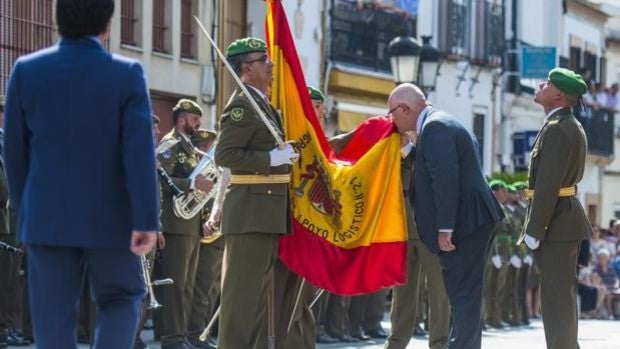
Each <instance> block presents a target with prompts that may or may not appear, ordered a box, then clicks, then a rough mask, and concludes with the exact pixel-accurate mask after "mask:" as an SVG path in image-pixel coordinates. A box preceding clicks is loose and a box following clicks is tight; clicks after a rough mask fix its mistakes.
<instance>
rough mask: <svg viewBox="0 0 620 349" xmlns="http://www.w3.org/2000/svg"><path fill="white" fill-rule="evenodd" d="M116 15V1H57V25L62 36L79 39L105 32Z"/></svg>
mask: <svg viewBox="0 0 620 349" xmlns="http://www.w3.org/2000/svg"><path fill="white" fill-rule="evenodd" d="M112 14H114V0H57V2H56V23H58V32H59V33H60V35H61V36H63V37H66V38H69V39H78V38H81V37H83V36H97V35H100V34H101V33H103V32H105V30H106V29H107V27H108V24H109V23H110V19H111V18H112Z"/></svg>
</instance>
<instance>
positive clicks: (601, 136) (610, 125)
mask: <svg viewBox="0 0 620 349" xmlns="http://www.w3.org/2000/svg"><path fill="white" fill-rule="evenodd" d="M573 115H577V119H578V120H579V122H581V125H583V129H584V131H585V132H586V136H587V137H588V155H594V156H599V157H605V158H610V157H612V156H613V155H614V136H615V135H614V130H615V127H614V123H615V121H614V112H613V111H608V110H602V109H599V110H594V109H593V108H591V107H584V109H583V110H581V108H580V107H579V106H577V108H576V110H573Z"/></svg>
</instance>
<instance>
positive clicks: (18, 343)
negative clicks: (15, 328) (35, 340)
mask: <svg viewBox="0 0 620 349" xmlns="http://www.w3.org/2000/svg"><path fill="white" fill-rule="evenodd" d="M6 343H7V344H8V345H10V346H13V347H27V346H29V345H30V344H31V343H30V341H28V340H25V339H24V338H23V337H22V336H21V334H20V333H18V332H11V333H9V335H8V336H7V337H6Z"/></svg>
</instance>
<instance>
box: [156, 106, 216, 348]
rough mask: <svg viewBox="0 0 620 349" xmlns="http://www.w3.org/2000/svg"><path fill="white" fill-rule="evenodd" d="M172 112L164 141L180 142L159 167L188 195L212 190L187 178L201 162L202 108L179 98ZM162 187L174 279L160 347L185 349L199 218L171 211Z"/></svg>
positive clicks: (167, 257)
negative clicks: (198, 144) (171, 125)
mask: <svg viewBox="0 0 620 349" xmlns="http://www.w3.org/2000/svg"><path fill="white" fill-rule="evenodd" d="M172 110H173V115H172V121H173V123H174V128H173V129H172V130H171V131H170V132H169V133H168V134H167V135H165V136H164V137H163V138H162V140H161V143H163V142H166V141H169V140H171V139H175V140H178V143H176V144H174V145H173V146H172V147H170V148H169V149H168V150H166V151H164V152H163V153H162V154H159V155H158V161H159V163H160V165H161V168H163V169H164V171H165V172H166V173H167V174H168V175H169V176H170V177H171V178H172V181H173V183H174V185H175V186H176V187H177V188H179V189H180V190H182V191H183V192H184V193H190V192H191V191H192V190H202V191H204V192H208V191H209V190H210V189H211V187H212V186H213V183H211V182H210V181H209V180H208V179H206V178H205V177H204V176H202V175H199V176H197V177H196V179H195V180H194V181H193V183H192V181H191V180H190V179H189V178H188V177H189V175H190V174H191V173H192V171H193V170H194V168H195V167H196V165H197V164H198V162H199V161H200V158H201V155H200V154H199V153H198V152H197V151H196V148H195V147H194V145H193V144H192V143H191V137H192V136H194V135H195V134H196V132H197V131H198V129H199V127H200V117H201V116H202V109H201V108H200V106H199V105H198V104H196V103H195V102H193V101H191V100H189V99H180V100H179V101H178V102H177V104H176V105H175V107H174V108H173V109H172ZM162 189H163V190H162V212H161V223H162V230H163V233H164V237H165V239H166V248H165V249H163V250H162V251H161V276H162V277H164V278H171V279H172V280H173V281H174V284H172V285H167V286H165V287H162V288H161V294H162V299H161V302H162V304H165V306H164V307H162V309H161V317H162V321H161V324H162V328H161V345H162V349H185V348H191V346H190V344H189V343H187V341H188V339H187V338H186V331H187V328H188V326H187V325H188V318H189V315H190V311H191V305H192V294H193V292H194V282H195V276H196V267H197V263H198V254H199V249H200V238H201V235H202V229H201V226H200V215H199V214H197V215H195V216H194V217H192V218H190V219H183V218H180V217H178V216H177V215H176V214H175V213H174V209H173V191H172V189H171V188H170V187H169V186H168V185H166V184H163V185H162Z"/></svg>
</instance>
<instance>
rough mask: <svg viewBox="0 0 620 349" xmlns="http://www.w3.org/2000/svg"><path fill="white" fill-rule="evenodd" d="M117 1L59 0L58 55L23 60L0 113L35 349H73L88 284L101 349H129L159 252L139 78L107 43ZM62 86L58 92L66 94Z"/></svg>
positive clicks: (54, 51) (146, 107) (145, 101)
mask: <svg viewBox="0 0 620 349" xmlns="http://www.w3.org/2000/svg"><path fill="white" fill-rule="evenodd" d="M114 2H115V1H114V0H57V1H56V11H55V13H56V23H57V24H58V31H59V33H60V35H61V39H60V41H59V43H58V44H57V45H54V46H52V47H50V48H47V49H44V50H41V51H38V52H35V53H33V54H31V55H28V56H25V57H21V58H20V59H18V60H17V62H16V63H15V66H14V67H13V71H12V73H11V77H10V79H9V87H8V95H7V101H6V106H5V112H6V115H5V117H6V122H5V140H4V150H5V154H4V155H5V158H4V159H5V166H6V170H7V177H8V183H9V193H10V200H11V204H12V206H13V207H14V208H15V210H16V212H17V214H18V217H19V227H18V233H19V238H20V240H21V241H22V242H24V243H25V244H26V248H27V253H28V282H29V284H30V304H31V308H32V316H33V322H34V324H33V325H34V336H35V338H36V342H37V348H41V349H47V348H63V349H64V348H76V338H75V333H76V322H77V304H78V300H79V296H80V290H81V285H82V282H83V279H84V276H85V274H86V273H87V276H88V278H89V281H90V286H91V290H92V296H93V300H94V302H95V304H96V306H97V312H98V313H97V326H96V333H95V344H94V347H95V348H123V349H124V348H127V349H128V348H131V347H132V345H133V341H134V338H135V333H136V327H137V324H138V319H139V315H140V304H141V301H142V298H143V297H144V295H145V287H144V280H143V278H142V270H141V267H140V259H139V257H138V255H143V254H145V253H147V252H149V251H150V250H151V249H152V248H153V246H154V244H155V241H156V230H157V220H158V219H157V216H158V192H157V182H156V178H155V154H154V151H153V148H154V147H153V136H152V130H151V129H152V125H151V113H150V102H149V96H148V91H147V88H146V83H145V79H144V74H143V71H142V67H141V66H140V64H139V63H138V62H136V61H133V60H129V59H125V58H122V57H119V56H113V55H111V54H110V53H108V52H107V51H106V50H105V49H104V47H103V45H102V42H103V41H104V40H105V39H106V37H107V35H108V31H109V23H110V18H111V17H112V14H113V12H114ZM59 84H60V85H59Z"/></svg>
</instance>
